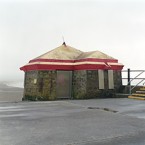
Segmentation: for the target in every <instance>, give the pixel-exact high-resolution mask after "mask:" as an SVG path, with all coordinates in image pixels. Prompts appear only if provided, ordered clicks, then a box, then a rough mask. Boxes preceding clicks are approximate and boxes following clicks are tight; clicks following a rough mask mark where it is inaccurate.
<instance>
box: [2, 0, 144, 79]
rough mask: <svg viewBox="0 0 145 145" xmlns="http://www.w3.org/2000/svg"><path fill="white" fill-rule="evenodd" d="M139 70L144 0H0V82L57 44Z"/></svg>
mask: <svg viewBox="0 0 145 145" xmlns="http://www.w3.org/2000/svg"><path fill="white" fill-rule="evenodd" d="M62 36H63V37H64V39H65V42H66V44H68V45H70V46H72V47H75V48H77V49H80V50H82V51H93V50H99V51H101V52H104V53H106V54H108V55H110V56H112V57H114V58H116V59H118V60H119V62H120V63H123V64H124V65H125V67H124V69H126V68H131V69H145V64H144V63H145V55H144V50H145V1H144V0H40V1H39V0H29V1H28V0H19V1H18V0H17V1H16V0H15V1H14V0H0V81H3V80H23V76H24V73H23V72H22V71H20V70H19V68H20V67H21V66H23V65H25V64H26V63H28V61H29V60H31V59H33V58H35V57H37V56H39V55H41V54H43V53H45V52H47V51H50V50H51V49H54V48H56V47H58V46H60V45H61V44H62V42H63V40H62Z"/></svg>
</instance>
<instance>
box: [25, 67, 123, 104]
mask: <svg viewBox="0 0 145 145" xmlns="http://www.w3.org/2000/svg"><path fill="white" fill-rule="evenodd" d="M113 75H114V89H108V71H107V70H105V71H104V85H105V89H102V90H100V89H99V78H98V70H87V71H86V70H78V71H73V72H72V93H71V94H72V97H71V98H73V99H89V98H98V97H99V98H100V97H101V98H102V97H113V96H114V95H115V93H117V92H118V91H119V89H120V87H121V86H122V78H121V71H114V72H113ZM56 81H57V71H28V72H26V73H25V81H24V97H23V100H41V101H46V100H56V99H57V93H56V91H57V84H56Z"/></svg>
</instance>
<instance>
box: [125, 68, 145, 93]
mask: <svg viewBox="0 0 145 145" xmlns="http://www.w3.org/2000/svg"><path fill="white" fill-rule="evenodd" d="M124 73H125V74H126V77H122V82H123V81H124V80H127V83H126V86H129V94H131V93H132V90H133V89H134V88H136V87H137V86H139V85H140V84H141V83H142V82H143V84H142V85H141V86H143V85H145V70H131V69H127V70H122V76H124ZM143 75H144V76H143ZM140 76H142V77H140ZM134 80H135V81H136V82H135V83H134V84H132V82H133V81H134Z"/></svg>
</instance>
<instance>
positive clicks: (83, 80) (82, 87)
mask: <svg viewBox="0 0 145 145" xmlns="http://www.w3.org/2000/svg"><path fill="white" fill-rule="evenodd" d="M72 76H73V78H72V98H73V99H84V98H86V97H87V96H86V84H87V72H86V70H79V71H73V74H72Z"/></svg>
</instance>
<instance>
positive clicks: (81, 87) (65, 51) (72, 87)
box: [20, 42, 123, 101]
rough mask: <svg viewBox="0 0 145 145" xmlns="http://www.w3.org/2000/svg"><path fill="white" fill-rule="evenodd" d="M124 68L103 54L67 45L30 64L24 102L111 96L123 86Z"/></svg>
mask: <svg viewBox="0 0 145 145" xmlns="http://www.w3.org/2000/svg"><path fill="white" fill-rule="evenodd" d="M122 68H123V65H122V64H121V63H118V60H117V59H114V58H113V57H111V56H108V55H106V54H104V53H102V52H100V51H91V52H82V51H80V50H78V49H75V48H73V47H71V46H68V45H66V44H65V42H64V43H63V44H62V45H61V46H59V47H57V48H55V49H53V50H51V51H49V52H47V53H45V54H43V55H41V56H39V57H37V58H35V59H32V60H30V61H29V63H28V64H26V65H24V66H23V67H21V68H20V70H23V71H24V72H25V79H24V96H23V100H44V101H45V100H57V99H66V98H67V99H89V98H97V97H111V96H112V95H114V94H115V93H116V92H117V91H118V89H119V88H120V86H121V85H122V77H121V70H122Z"/></svg>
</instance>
